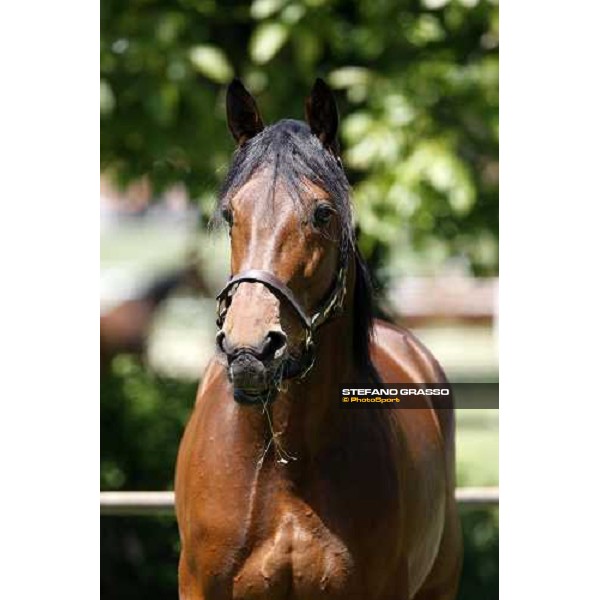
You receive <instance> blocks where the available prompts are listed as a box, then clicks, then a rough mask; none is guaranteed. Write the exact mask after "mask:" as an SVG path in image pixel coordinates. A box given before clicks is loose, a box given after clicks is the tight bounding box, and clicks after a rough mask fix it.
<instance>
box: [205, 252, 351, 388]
mask: <svg viewBox="0 0 600 600" xmlns="http://www.w3.org/2000/svg"><path fill="white" fill-rule="evenodd" d="M342 257H343V258H342V261H341V264H340V267H339V269H338V271H337V275H336V278H335V282H334V283H333V287H332V290H331V292H330V293H329V294H328V295H327V296H326V298H325V299H324V300H323V302H321V304H320V305H319V307H318V308H317V310H316V311H315V312H314V313H313V314H312V315H308V314H307V313H306V311H305V310H304V308H303V307H302V305H301V304H300V302H298V300H297V298H296V296H295V295H294V292H292V290H291V289H290V288H289V287H288V286H287V285H286V284H285V283H284V282H283V281H281V280H280V279H279V278H278V277H276V276H275V275H273V273H270V272H269V271H262V270H260V269H250V270H248V271H242V272H241V273H238V274H237V275H234V276H232V277H231V278H230V279H229V281H228V282H227V284H226V285H225V287H224V288H223V289H222V290H221V291H220V292H219V294H218V295H217V327H219V329H220V328H221V327H222V325H223V322H224V321H225V317H226V315H227V311H228V309H229V305H230V303H231V298H232V297H233V295H234V294H235V292H236V290H237V288H238V285H239V284H240V283H242V282H244V281H247V282H249V283H262V284H263V285H264V286H266V287H267V288H269V290H270V291H271V292H273V293H274V294H275V295H276V296H279V297H280V298H285V300H287V302H288V304H289V305H290V306H291V307H292V308H293V309H294V312H295V313H296V315H297V316H298V318H299V319H300V321H301V323H302V325H303V327H304V331H305V344H304V351H303V353H302V356H301V357H300V359H299V360H297V361H293V362H288V363H287V364H286V365H285V367H284V375H283V376H284V379H289V378H291V377H298V376H299V377H300V378H303V377H304V376H305V375H306V374H307V373H308V372H309V371H310V370H311V369H312V367H313V366H314V364H315V347H314V334H315V331H316V330H317V329H318V328H319V327H321V325H323V324H324V323H326V322H327V321H328V320H329V319H331V318H333V317H334V316H336V315H338V314H340V313H341V312H342V310H343V305H344V298H345V296H346V274H347V271H348V258H347V252H342Z"/></svg>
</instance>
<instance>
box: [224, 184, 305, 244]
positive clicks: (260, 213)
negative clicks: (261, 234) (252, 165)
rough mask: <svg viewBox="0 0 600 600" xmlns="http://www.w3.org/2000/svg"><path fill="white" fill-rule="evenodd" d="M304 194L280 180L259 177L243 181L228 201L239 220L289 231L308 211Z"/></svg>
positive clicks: (260, 227) (271, 229)
mask: <svg viewBox="0 0 600 600" xmlns="http://www.w3.org/2000/svg"><path fill="white" fill-rule="evenodd" d="M309 195H310V193H309ZM304 196H306V192H304V191H302V192H300V191H299V190H298V191H296V190H290V189H288V188H287V186H286V185H285V184H284V183H283V182H281V181H274V180H273V178H269V177H265V176H261V177H256V178H255V179H251V180H249V181H248V182H247V183H245V184H244V185H243V186H242V187H241V188H240V190H239V191H238V192H237V193H236V194H235V196H234V197H233V198H232V201H231V204H232V206H233V207H234V209H235V210H236V212H238V213H239V217H240V219H241V221H242V222H244V223H247V224H248V225H250V226H258V228H259V229H268V230H270V231H271V232H272V233H275V231H282V230H288V229H289V227H294V226H296V225H297V224H298V223H299V221H301V220H302V219H303V215H304V213H305V212H306V210H307V206H306V205H307V202H306V201H305V199H304Z"/></svg>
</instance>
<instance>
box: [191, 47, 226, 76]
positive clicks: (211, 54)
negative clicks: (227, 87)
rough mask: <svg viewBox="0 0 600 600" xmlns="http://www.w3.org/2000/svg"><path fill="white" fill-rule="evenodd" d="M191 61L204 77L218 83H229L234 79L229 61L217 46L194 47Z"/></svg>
mask: <svg viewBox="0 0 600 600" xmlns="http://www.w3.org/2000/svg"><path fill="white" fill-rule="evenodd" d="M190 60H191V62H192V64H193V65H194V67H195V68H196V69H197V70H198V71H199V72H200V73H202V75H204V76H205V77H207V78H208V79H212V80H213V81H216V82H217V83H227V82H228V81H229V80H230V79H231V78H232V77H233V68H232V66H231V64H230V63H229V60H228V59H227V57H226V56H225V53H224V52H223V51H222V50H221V49H220V48H217V47H216V46H209V45H200V46H194V47H193V48H192V49H191V50H190Z"/></svg>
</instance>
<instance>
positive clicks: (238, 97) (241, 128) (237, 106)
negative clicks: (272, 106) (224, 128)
mask: <svg viewBox="0 0 600 600" xmlns="http://www.w3.org/2000/svg"><path fill="white" fill-rule="evenodd" d="M227 125H228V126H229V130H230V131H231V134H232V135H233V137H234V139H235V141H236V142H237V144H238V146H241V145H242V144H243V143H244V142H247V141H248V140H249V139H250V138H252V137H254V136H255V135H256V134H257V133H260V132H261V131H262V130H263V129H264V128H265V126H264V124H263V121H262V118H261V116H260V112H259V111H258V106H256V101H255V100H254V98H253V97H252V95H251V94H250V92H249V91H248V90H247V89H246V88H245V87H244V85H243V84H242V82H241V81H240V80H239V79H234V80H233V81H232V82H231V83H230V84H229V86H228V87H227Z"/></svg>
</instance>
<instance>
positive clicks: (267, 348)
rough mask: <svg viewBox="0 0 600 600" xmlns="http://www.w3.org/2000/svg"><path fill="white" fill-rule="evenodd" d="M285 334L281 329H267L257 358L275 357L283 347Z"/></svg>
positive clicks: (285, 340) (269, 358)
mask: <svg viewBox="0 0 600 600" xmlns="http://www.w3.org/2000/svg"><path fill="white" fill-rule="evenodd" d="M286 343H287V336H286V335H285V333H283V331H269V333H268V334H267V337H266V338H265V343H264V345H263V348H262V351H261V353H260V356H259V358H260V359H261V360H271V359H273V358H275V355H276V354H277V352H279V351H280V350H282V349H283V348H285V345H286Z"/></svg>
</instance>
